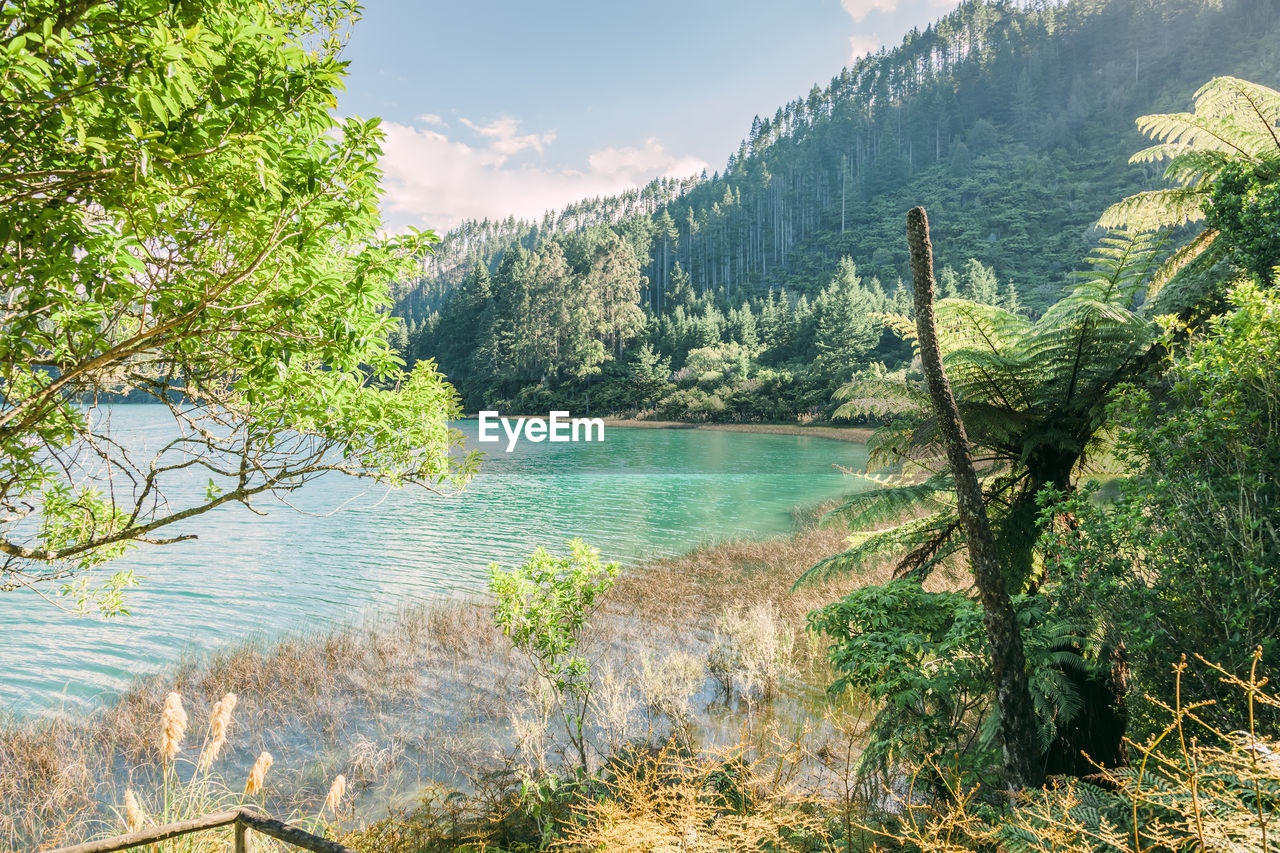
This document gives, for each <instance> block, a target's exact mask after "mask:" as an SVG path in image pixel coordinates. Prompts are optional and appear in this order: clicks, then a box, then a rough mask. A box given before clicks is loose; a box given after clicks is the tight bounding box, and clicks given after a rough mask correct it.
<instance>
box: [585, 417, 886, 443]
mask: <svg viewBox="0 0 1280 853" xmlns="http://www.w3.org/2000/svg"><path fill="white" fill-rule="evenodd" d="M604 425H605V426H606V427H621V428H623V429H700V430H715V431H718V432H752V433H757V434H764V435H807V436H810V437H812V438H825V439H828V440H831V441H850V442H854V443H856V444H866V443H867V441H868V440H869V439H870V438H871V434H872V433H873V432H874V430H873V429H871V428H869V427H840V426H826V425H822V426H801V425H800V424H715V423H690V422H688V421H639V420H634V419H631V418H604Z"/></svg>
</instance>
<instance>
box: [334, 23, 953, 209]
mask: <svg viewBox="0 0 1280 853" xmlns="http://www.w3.org/2000/svg"><path fill="white" fill-rule="evenodd" d="M957 5H958V0H791V2H781V0H645V2H640V3H633V2H625V0H604V2H601V0H595V2H591V0H577V2H575V0H541V2H529V0H465V2H449V3H444V2H439V1H438V0H366V3H365V6H366V8H365V13H364V17H363V18H362V19H361V20H360V21H359V22H357V23H356V25H355V26H354V28H353V29H352V31H351V33H350V38H349V42H348V45H347V47H346V50H345V54H344V56H345V58H346V59H347V60H349V61H350V63H351V65H350V68H349V77H348V79H347V91H346V92H345V93H343V94H342V96H341V97H340V99H339V104H338V109H339V112H340V113H341V114H343V115H357V116H360V117H363V118H369V117H372V116H380V117H381V118H382V119H383V128H384V130H385V132H386V134H387V139H386V142H385V144H384V146H383V147H384V152H385V153H384V156H383V160H382V169H383V172H384V179H383V186H384V191H385V196H384V199H383V210H384V218H385V221H386V226H387V228H388V230H391V231H396V230H402V229H403V228H405V227H406V226H414V227H418V228H432V229H435V230H436V231H437V232H438V233H443V232H444V231H446V230H448V229H449V228H452V227H454V226H456V225H458V224H459V223H460V222H462V221H463V220H464V219H482V218H485V217H488V218H491V219H494V218H505V217H506V216H508V215H515V216H517V217H520V218H526V219H532V218H537V217H540V216H541V215H542V213H543V212H544V211H546V210H549V209H556V208H560V207H563V206H564V205H565V204H567V203H569V202H572V201H576V200H578V199H582V198H590V197H594V196H598V195H610V194H613V193H616V192H620V191H622V190H625V189H627V188H629V187H636V186H643V185H644V184H645V183H648V182H649V181H650V180H652V179H653V178H655V177H659V176H664V175H665V176H672V177H685V176H688V175H694V174H698V173H700V172H701V171H702V170H703V169H704V168H705V169H706V170H707V172H708V173H711V172H714V171H715V170H717V169H720V168H723V166H724V163H725V161H726V159H727V158H728V156H729V155H730V154H731V153H733V152H735V151H736V150H737V148H738V143H739V142H740V141H741V140H742V139H743V138H744V137H745V136H746V134H747V132H748V131H749V130H750V127H751V120H752V118H753V117H754V116H756V115H761V116H772V115H773V113H774V112H775V111H776V110H777V108H778V107H780V106H782V105H783V104H785V103H786V102H787V101H790V100H793V99H794V98H796V97H800V96H804V95H807V94H808V92H809V89H810V88H811V87H812V86H813V84H814V83H818V84H819V85H820V86H826V85H827V84H828V83H829V82H830V80H831V78H832V77H834V76H835V75H837V74H838V73H839V72H840V69H841V68H842V67H844V66H845V65H847V64H849V63H850V62H852V61H853V60H854V59H856V58H857V57H858V56H861V55H863V54H865V53H868V52H874V51H875V50H877V49H879V47H880V46H881V45H890V46H892V45H895V44H897V43H899V42H900V41H901V39H902V37H903V35H905V34H906V33H907V32H908V31H909V30H910V29H911V28H912V27H913V26H919V27H921V28H923V27H924V26H926V25H927V24H928V23H929V22H931V21H933V20H935V19H937V18H938V17H940V16H942V15H944V14H946V13H947V12H949V11H951V10H952V9H954V8H955V7H956V6H957Z"/></svg>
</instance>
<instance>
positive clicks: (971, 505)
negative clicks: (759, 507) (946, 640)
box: [907, 207, 1043, 790]
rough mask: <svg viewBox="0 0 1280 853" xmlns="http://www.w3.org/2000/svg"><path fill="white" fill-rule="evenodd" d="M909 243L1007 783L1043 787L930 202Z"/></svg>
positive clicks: (923, 351)
mask: <svg viewBox="0 0 1280 853" xmlns="http://www.w3.org/2000/svg"><path fill="white" fill-rule="evenodd" d="M907 243H908V245H909V246H910V249H911V274H912V277H913V278H914V279H915V309H916V330H917V333H918V334H919V340H920V360H921V362H922V364H923V368H924V377H925V383H926V384H927V385H928V388H929V397H930V398H931V399H932V401H933V408H934V411H935V413H936V414H937V416H938V429H939V431H940V432H941V433H942V438H943V442H944V444H945V445H946V449H947V461H948V463H949V464H950V466H951V473H952V475H953V476H954V477H955V482H956V504H957V509H958V510H959V513H960V521H961V523H962V524H963V525H964V529H965V535H966V538H967V539H968V544H969V561H970V563H971V564H972V566H973V576H974V580H975V581H976V583H977V586H978V595H979V597H980V598H981V599H982V609H983V615H982V623H983V625H984V626H985V628H986V630H987V641H988V643H989V646H990V655H991V673H992V676H993V679H994V681H995V685H996V707H997V710H998V712H999V714H1000V734H1001V738H1002V740H1003V747H1004V770H1005V781H1006V784H1007V785H1008V786H1009V788H1010V789H1014V790H1016V789H1018V788H1025V787H1029V786H1034V785H1039V784H1040V782H1041V780H1042V778H1043V764H1042V761H1041V755H1040V750H1039V747H1038V746H1037V743H1036V721H1035V714H1034V712H1033V711H1032V706H1031V692H1030V690H1029V688H1028V686H1027V665H1026V656H1025V654H1024V652H1023V648H1022V635H1021V634H1020V633H1019V631H1018V621H1017V616H1016V614H1015V613H1014V610H1013V603H1012V602H1011V601H1010V599H1009V591H1008V589H1007V588H1006V586H1005V578H1004V572H1003V570H1002V569H1001V566H1000V556H999V554H998V553H997V552H996V546H995V539H994V537H993V536H992V534H991V522H990V520H989V519H988V518H987V508H986V505H985V504H983V502H982V487H981V486H980V485H979V483H978V475H977V473H976V472H975V471H974V469H973V459H972V458H971V457H970V455H969V438H968V436H967V435H966V434H965V429H964V422H963V421H961V420H960V410H959V408H958V407H957V406H956V401H955V397H954V396H952V393H951V383H950V382H948V381H947V375H946V373H945V372H944V371H943V369H942V351H941V348H940V347H939V345H938V334H937V328H936V324H935V321H934V316H933V247H932V245H931V244H930V242H929V218H928V216H926V215H925V211H924V208H922V207H917V208H915V209H913V210H912V211H911V212H910V213H908V214H907Z"/></svg>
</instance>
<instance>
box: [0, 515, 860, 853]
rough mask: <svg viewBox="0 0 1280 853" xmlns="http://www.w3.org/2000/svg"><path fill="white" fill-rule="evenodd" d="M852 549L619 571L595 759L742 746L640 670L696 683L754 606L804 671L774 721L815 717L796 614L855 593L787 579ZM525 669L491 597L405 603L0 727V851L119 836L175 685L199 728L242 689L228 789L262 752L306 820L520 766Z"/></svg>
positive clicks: (728, 548) (598, 631) (819, 539)
mask: <svg viewBox="0 0 1280 853" xmlns="http://www.w3.org/2000/svg"><path fill="white" fill-rule="evenodd" d="M810 520H812V519H810ZM842 538H843V537H842V534H841V533H840V532H838V531H834V530H827V529H818V528H816V527H814V526H813V525H812V524H809V525H808V526H806V527H805V528H804V529H803V530H802V531H801V532H800V533H799V534H797V535H796V536H794V537H792V538H790V539H781V540H773V541H767V542H735V543H728V544H724V545H718V546H715V547H709V548H704V549H700V550H698V551H695V552H693V553H691V554H689V555H686V556H683V557H680V558H675V559H666V560H660V561H657V562H654V563H651V564H649V565H646V566H643V567H640V568H638V569H636V570H633V571H630V572H628V573H627V574H625V575H624V576H623V577H621V578H620V579H619V581H618V584H617V586H616V587H615V588H614V590H613V591H612V592H611V593H610V596H609V598H608V600H607V602H606V607H605V609H604V612H603V615H602V616H601V617H600V618H599V619H598V620H597V625H595V626H594V628H595V630H594V631H593V632H592V636H591V638H590V639H591V643H590V646H589V648H588V652H589V654H590V655H591V657H592V658H593V659H594V660H596V661H597V662H598V663H599V664H600V665H602V666H603V667H604V669H601V670H598V672H606V671H607V672H608V674H609V678H610V680H611V682H612V683H611V685H610V690H609V692H610V693H611V702H612V706H611V707H610V708H609V709H608V711H609V713H608V715H607V716H608V718H609V719H604V718H602V720H601V723H602V725H601V727H600V728H599V730H597V731H596V732H595V734H594V736H595V737H596V738H597V740H598V743H599V745H600V746H599V749H600V750H601V753H600V755H601V756H602V755H603V754H604V753H605V752H607V751H608V749H609V746H614V745H618V744H620V743H623V742H625V741H626V740H628V739H629V738H633V737H636V736H639V735H640V734H641V733H645V736H646V737H654V738H661V737H666V736H668V735H670V733H671V732H672V731H680V732H684V733H685V736H684V738H683V739H684V740H685V741H686V742H687V743H691V742H692V738H693V735H692V734H690V733H691V732H695V731H697V732H701V733H702V735H701V736H702V737H703V739H704V740H710V741H716V740H718V741H720V742H731V741H733V740H735V739H737V738H738V737H739V735H741V731H740V730H739V729H740V724H739V723H738V721H737V718H736V717H735V716H734V714H733V713H732V709H729V708H726V707H724V706H723V705H717V704H716V690H715V688H714V682H713V680H712V679H711V678H710V677H705V676H704V677H703V678H700V679H698V678H694V677H692V676H691V675H690V677H688V678H684V679H683V680H681V679H677V681H680V684H675V683H674V682H673V684H668V685H660V687H661V688H662V689H661V690H658V691H656V693H661V699H660V700H657V701H655V700H654V696H655V695H656V693H655V689H654V685H653V684H652V683H651V684H650V685H649V686H650V690H649V694H650V695H649V697H648V699H646V696H645V690H644V684H643V681H644V679H643V673H644V661H645V660H646V659H647V660H649V662H650V668H651V671H652V669H653V667H654V662H655V661H658V660H661V659H663V658H665V657H667V656H669V655H671V654H673V653H679V654H680V655H681V656H682V657H681V660H682V661H684V663H683V664H682V671H683V672H684V673H685V674H688V673H691V672H693V671H694V670H695V669H698V668H699V667H697V666H695V665H694V663H692V661H705V660H706V658H707V655H708V653H709V652H710V650H711V649H712V647H713V644H714V643H715V641H716V632H717V630H718V629H719V630H720V631H721V634H722V636H723V632H724V628H725V626H726V624H727V620H731V619H734V618H739V619H741V618H742V615H743V614H749V613H752V612H756V613H759V612H763V611H762V610H761V608H766V609H767V610H768V612H769V613H770V614H771V618H773V619H774V620H775V621H776V624H775V625H774V628H775V629H776V631H777V636H775V637H773V638H772V639H771V640H770V639H769V638H763V639H764V640H769V641H770V642H772V643H773V644H774V646H773V647H775V648H780V649H787V650H788V654H787V656H788V658H789V660H788V661H781V662H779V663H785V667H783V669H782V670H779V672H781V671H784V670H785V671H790V672H793V673H799V674H800V676H801V677H800V678H799V679H798V680H797V679H792V686H791V689H789V690H788V691H784V692H786V694H787V695H786V696H785V697H783V699H782V701H781V703H780V705H779V707H780V709H781V712H782V713H783V714H784V715H785V714H788V713H789V714H791V715H793V716H798V715H801V714H804V713H808V712H809V711H811V710H812V709H813V696H814V695H820V693H821V691H820V689H819V690H815V689H814V688H813V687H812V686H809V685H808V684H806V683H805V682H806V681H807V682H810V683H811V684H814V683H824V682H823V679H824V678H825V676H826V672H825V668H824V667H825V660H824V654H823V652H824V651H825V650H824V649H823V648H822V647H821V646H820V645H817V644H815V642H814V640H813V638H812V637H811V636H810V635H808V634H807V633H806V632H805V631H804V619H805V615H806V614H807V612H808V611H809V610H810V609H812V608H813V607H815V606H817V605H820V604H824V603H826V602H828V601H830V600H832V598H833V597H835V596H837V595H839V594H840V593H842V592H844V591H846V588H847V587H848V586H849V585H850V584H845V585H844V586H843V587H841V586H837V585H832V584H827V585H822V586H818V587H813V588H805V589H802V590H800V591H798V592H796V593H794V594H793V593H792V592H791V585H792V583H793V582H794V580H795V578H796V577H798V576H799V575H800V574H801V572H803V571H804V570H805V569H807V568H808V567H809V566H810V565H812V564H813V563H814V562H816V561H817V560H818V559H820V558H822V557H824V556H826V555H828V554H830V553H832V552H833V551H834V550H836V549H838V548H839V547H841V542H842ZM881 580H884V578H883V577H880V576H878V575H875V576H868V577H867V578H864V579H861V581H860V582H862V583H866V582H878V581H881ZM753 608H754V609H755V610H754V611H753ZM735 614H737V616H735ZM771 630H773V629H771ZM758 639H760V638H758ZM766 645H768V643H767V642H766ZM529 676H530V672H529V671H528V665H527V663H526V662H524V661H523V660H522V659H520V658H518V657H517V656H516V655H514V654H513V653H512V651H511V649H510V647H509V645H508V644H507V642H506V640H505V638H504V637H503V636H502V634H501V633H500V632H499V631H498V630H497V629H496V628H495V627H494V625H493V621H492V617H491V615H490V613H489V610H488V608H487V606H486V605H485V604H484V603H483V602H476V603H470V604H454V605H445V606H423V607H417V608H408V609H405V610H403V611H401V612H399V613H395V614H390V615H385V616H383V617H381V618H373V619H370V620H369V621H368V622H367V623H365V624H363V625H356V626H351V627H348V628H345V629H340V630H334V631H330V632H327V633H321V634H316V635H313V636H308V637H297V638H288V639H284V640H282V641H280V642H277V643H274V644H271V645H254V644H251V645H245V646H241V647H238V648H233V649H230V650H227V651H223V652H220V653H217V654H215V655H213V656H212V657H210V658H207V659H205V660H202V661H197V660H188V661H185V662H183V663H182V664H180V665H179V666H177V667H175V668H174V669H173V670H172V671H170V672H169V673H167V674H165V675H163V676H159V677H154V678H148V679H145V680H141V681H139V682H138V683H137V684H135V685H134V686H133V687H132V688H131V689H130V690H129V691H128V692H126V693H125V694H124V695H123V696H121V697H120V699H119V700H118V701H117V702H116V703H114V704H113V705H111V706H110V707H107V708H104V709H103V710H101V711H99V712H97V713H96V714H94V715H92V716H90V717H89V718H87V719H81V720H76V721H70V720H61V719H59V720H49V721H35V722H31V721H27V722H20V721H11V722H8V723H0V849H22V848H37V847H46V848H47V847H51V846H56V845H58V844H60V843H66V842H69V841H72V840H76V839H79V838H83V837H85V836H86V835H89V834H93V833H95V832H100V831H102V830H103V827H111V828H118V827H116V826H115V824H116V818H115V816H114V812H113V809H115V808H118V807H119V804H121V803H123V802H124V796H125V791H126V790H127V789H128V788H134V789H137V790H146V789H148V788H149V787H150V788H154V787H155V785H156V782H157V777H156V774H155V772H154V770H152V769H148V768H152V767H154V766H159V765H160V764H161V763H162V762H161V761H160V759H161V757H162V756H161V753H160V750H161V743H160V740H159V738H158V737H157V724H158V719H159V712H160V711H159V709H161V708H162V707H163V706H164V703H165V698H166V696H167V695H168V694H169V693H171V692H176V693H179V694H181V696H182V699H183V701H184V703H185V711H186V713H187V714H189V715H190V718H191V719H192V720H198V721H202V722H201V723H200V724H201V725H205V724H206V723H205V722H204V721H208V720H210V715H211V714H212V713H213V711H214V709H215V706H216V705H217V703H218V702H220V701H223V698H224V697H225V696H226V695H227V694H235V696H236V697H237V698H238V701H237V703H236V705H235V719H234V722H233V723H231V724H230V727H229V728H230V731H229V732H225V731H224V732H223V733H222V735H221V736H222V738H223V739H224V740H225V741H226V743H225V746H222V745H220V746H219V748H218V749H219V751H220V752H221V759H220V767H221V768H222V770H221V772H222V773H223V774H225V776H226V788H227V789H228V790H233V791H241V790H243V788H244V784H245V782H244V780H245V779H247V778H248V777H249V774H250V769H251V767H252V765H253V764H254V762H255V761H256V760H257V759H258V758H259V756H260V755H261V754H262V753H263V752H269V753H270V754H271V755H272V756H274V761H275V763H274V766H273V767H272V769H271V772H270V774H269V775H268V778H267V784H266V785H265V790H264V791H263V792H262V794H261V796H262V798H263V799H262V803H263V804H264V806H265V807H267V808H268V809H270V810H273V811H276V812H278V813H282V814H294V813H307V814H315V813H316V812H317V811H318V810H319V807H320V805H321V804H322V803H323V802H324V801H325V799H326V795H327V794H328V793H329V792H330V783H331V782H332V780H333V779H334V778H335V777H337V776H338V775H342V776H344V777H345V783H346V784H345V791H344V792H343V794H344V796H343V797H340V798H339V799H340V800H341V801H342V802H343V803H345V805H344V806H343V808H344V810H345V813H347V814H348V815H350V814H357V815H365V816H371V815H376V814H380V813H383V812H384V811H385V809H386V808H387V807H388V806H389V805H391V806H394V805H395V804H397V803H403V802H406V801H409V800H412V799H416V795H417V794H418V792H420V791H421V790H423V789H424V788H426V787H427V786H429V785H433V784H436V783H439V784H441V785H443V786H445V787H446V788H447V787H468V786H473V781H474V780H475V779H476V778H478V777H479V776H480V775H482V773H483V772H484V770H486V769H488V768H492V767H494V766H500V765H502V764H503V762H506V763H507V764H508V765H510V763H511V761H512V756H514V755H515V754H516V751H517V746H518V745H517V743H516V740H515V736H514V733H515V732H516V731H518V730H520V725H516V726H514V727H513V725H512V723H513V722H520V723H522V724H523V725H524V727H525V734H526V736H532V735H537V732H535V731H532V730H530V729H529V725H530V721H531V719H532V717H535V716H536V715H537V712H536V710H535V709H534V708H533V704H535V703H530V702H529V701H527V699H526V696H527V691H526V689H525V688H526V685H527V684H528V682H529ZM650 681H651V682H652V678H651V679H650ZM797 691H798V692H797ZM681 692H683V693H684V694H685V695H684V696H683V697H681V696H678V695H676V694H678V693H681ZM797 697H800V698H797ZM805 697H808V698H805ZM765 716H767V715H762V716H759V719H758V721H759V722H760V724H761V725H763V724H764V723H765V722H766V719H765ZM664 721H665V722H664ZM664 726H665V727H666V728H665V730H663V727H664ZM538 736H540V737H543V739H544V743H543V744H542V745H541V746H540V747H539V749H541V751H542V752H543V755H542V758H541V761H542V762H543V763H544V765H546V766H554V765H555V764H556V762H557V761H558V758H559V756H560V755H561V754H562V751H563V747H564V744H563V743H561V742H558V741H557V740H556V738H555V737H554V733H547V732H544V733H542V734H541V735H538ZM598 758H599V756H598ZM196 761H197V757H196V756H192V760H191V763H192V765H193V766H194V765H195V763H196ZM179 763H181V762H179Z"/></svg>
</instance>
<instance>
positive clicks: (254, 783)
mask: <svg viewBox="0 0 1280 853" xmlns="http://www.w3.org/2000/svg"><path fill="white" fill-rule="evenodd" d="M274 761H275V759H274V758H272V757H271V753H269V752H267V751H266V750H263V751H262V753H261V754H260V755H259V756H258V760H257V761H255V762H253V769H252V770H250V771H249V781H248V782H246V783H245V786H244V792H245V793H246V794H248V795H249V796H251V797H256V796H257V795H258V794H261V793H262V784H263V780H264V779H265V778H266V776H267V771H268V770H270V769H271V764H272V763H273V762H274Z"/></svg>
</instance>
